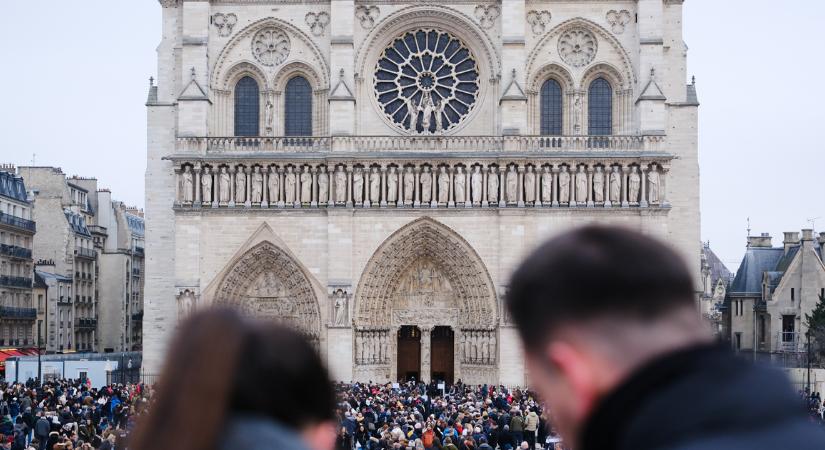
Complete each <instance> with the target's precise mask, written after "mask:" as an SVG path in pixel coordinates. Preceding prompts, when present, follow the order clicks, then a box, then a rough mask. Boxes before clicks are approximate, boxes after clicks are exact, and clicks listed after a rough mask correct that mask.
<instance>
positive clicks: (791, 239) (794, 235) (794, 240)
mask: <svg viewBox="0 0 825 450" xmlns="http://www.w3.org/2000/svg"><path fill="white" fill-rule="evenodd" d="M784 234H785V239H784V240H783V241H782V243H783V244H784V245H785V254H786V255H787V254H788V249H790V248H791V247H793V246H794V245H797V244H799V233H798V232H796V231H786V232H785V233H784Z"/></svg>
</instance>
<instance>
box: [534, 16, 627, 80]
mask: <svg viewBox="0 0 825 450" xmlns="http://www.w3.org/2000/svg"><path fill="white" fill-rule="evenodd" d="M574 29H586V30H588V31H589V32H591V33H592V34H593V35H594V36H595V37H596V38H598V39H599V40H601V42H600V43H599V45H600V46H601V47H602V48H604V46H605V45H609V46H610V47H612V48H613V50H615V52H616V53H617V55H618V58H619V59H620V63H621V68H622V70H621V73H623V74H625V75H624V76H623V77H621V78H622V79H623V80H626V82H627V83H628V85H627V87H629V86H630V85H631V84H633V83H636V74H635V72H634V70H633V64H632V62H631V61H632V60H631V58H630V54H629V53H628V52H627V50H626V49H625V48H624V47H623V46H622V44H621V43H620V42H619V41H618V40H617V39H616V36H615V35H613V33H611V32H610V31H608V30H606V29H605V28H604V27H602V26H600V25H598V24H596V23H594V22H592V21H590V20H587V19H582V18H575V19H570V20H567V21H565V22H563V23H561V24H559V25H558V26H556V27H555V28H553V29H552V30H551V31H550V32H549V33H547V34H546V35H544V36H543V37H542V38H541V39H540V40H539V41H538V42H537V43H536V46H535V47H534V48H533V50H532V51H531V52H530V55H529V56H528V58H527V74H529V76H530V77H533V76H535V75H533V74H535V72H536V71H537V70H538V68H539V67H541V66H543V65H544V64H546V59H545V57H544V56H543V51H544V50H545V47H546V45H548V44H549V43H551V42H553V41H554V40H555V39H557V38H560V36H561V35H563V34H564V33H566V32H568V31H570V30H574ZM601 54H603V52H601V51H600V52H599V55H601ZM597 56H598V55H597ZM600 60H601V57H599V60H597V61H596V62H597V63H601V62H602V61H600Z"/></svg>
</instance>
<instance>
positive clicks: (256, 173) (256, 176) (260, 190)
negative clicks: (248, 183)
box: [252, 166, 264, 203]
mask: <svg viewBox="0 0 825 450" xmlns="http://www.w3.org/2000/svg"><path fill="white" fill-rule="evenodd" d="M262 201H264V174H262V173H261V168H260V167H258V166H255V168H254V169H252V203H261V202H262Z"/></svg>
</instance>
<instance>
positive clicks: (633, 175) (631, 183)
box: [627, 166, 642, 203]
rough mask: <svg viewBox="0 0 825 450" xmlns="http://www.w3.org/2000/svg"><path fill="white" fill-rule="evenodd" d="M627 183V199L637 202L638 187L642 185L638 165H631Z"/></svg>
mask: <svg viewBox="0 0 825 450" xmlns="http://www.w3.org/2000/svg"><path fill="white" fill-rule="evenodd" d="M627 185H628V189H627V201H628V202H630V203H639V189H640V188H641V187H642V178H641V177H640V176H639V168H638V167H636V166H633V167H631V168H630V176H629V178H628V182H627Z"/></svg>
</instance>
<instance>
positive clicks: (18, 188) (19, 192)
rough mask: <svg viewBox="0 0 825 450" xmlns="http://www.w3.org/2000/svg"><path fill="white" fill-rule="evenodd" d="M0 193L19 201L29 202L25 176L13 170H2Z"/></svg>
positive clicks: (0, 172) (0, 173) (0, 174)
mask: <svg viewBox="0 0 825 450" xmlns="http://www.w3.org/2000/svg"><path fill="white" fill-rule="evenodd" d="M0 195H2V196H3V197H7V198H10V199H12V200H17V201H18V202H23V203H28V198H27V196H26V185H25V183H24V182H23V178H22V177H18V176H17V175H15V174H13V173H11V172H6V171H0Z"/></svg>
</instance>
